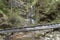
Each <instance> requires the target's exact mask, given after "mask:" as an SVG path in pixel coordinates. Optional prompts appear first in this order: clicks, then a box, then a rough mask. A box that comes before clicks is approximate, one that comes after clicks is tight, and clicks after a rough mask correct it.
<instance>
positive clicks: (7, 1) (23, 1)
mask: <svg viewBox="0 0 60 40" xmlns="http://www.w3.org/2000/svg"><path fill="white" fill-rule="evenodd" d="M11 1H13V0H0V14H1V13H2V15H3V16H4V15H5V17H3V16H2V17H3V19H4V20H5V21H2V22H1V23H0V24H1V25H3V24H4V23H6V24H8V25H9V26H10V27H13V26H14V27H19V26H24V25H25V24H26V21H25V19H26V18H27V15H29V13H30V12H31V11H30V9H31V6H33V8H32V12H33V14H32V15H33V17H32V19H33V20H34V22H35V23H34V24H36V25H37V24H45V23H46V24H47V23H59V22H60V0H14V1H13V2H11ZM14 3H15V4H14ZM0 19H1V17H0ZM1 20H2V19H1ZM8 25H7V26H8ZM2 27H3V26H2Z"/></svg>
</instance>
